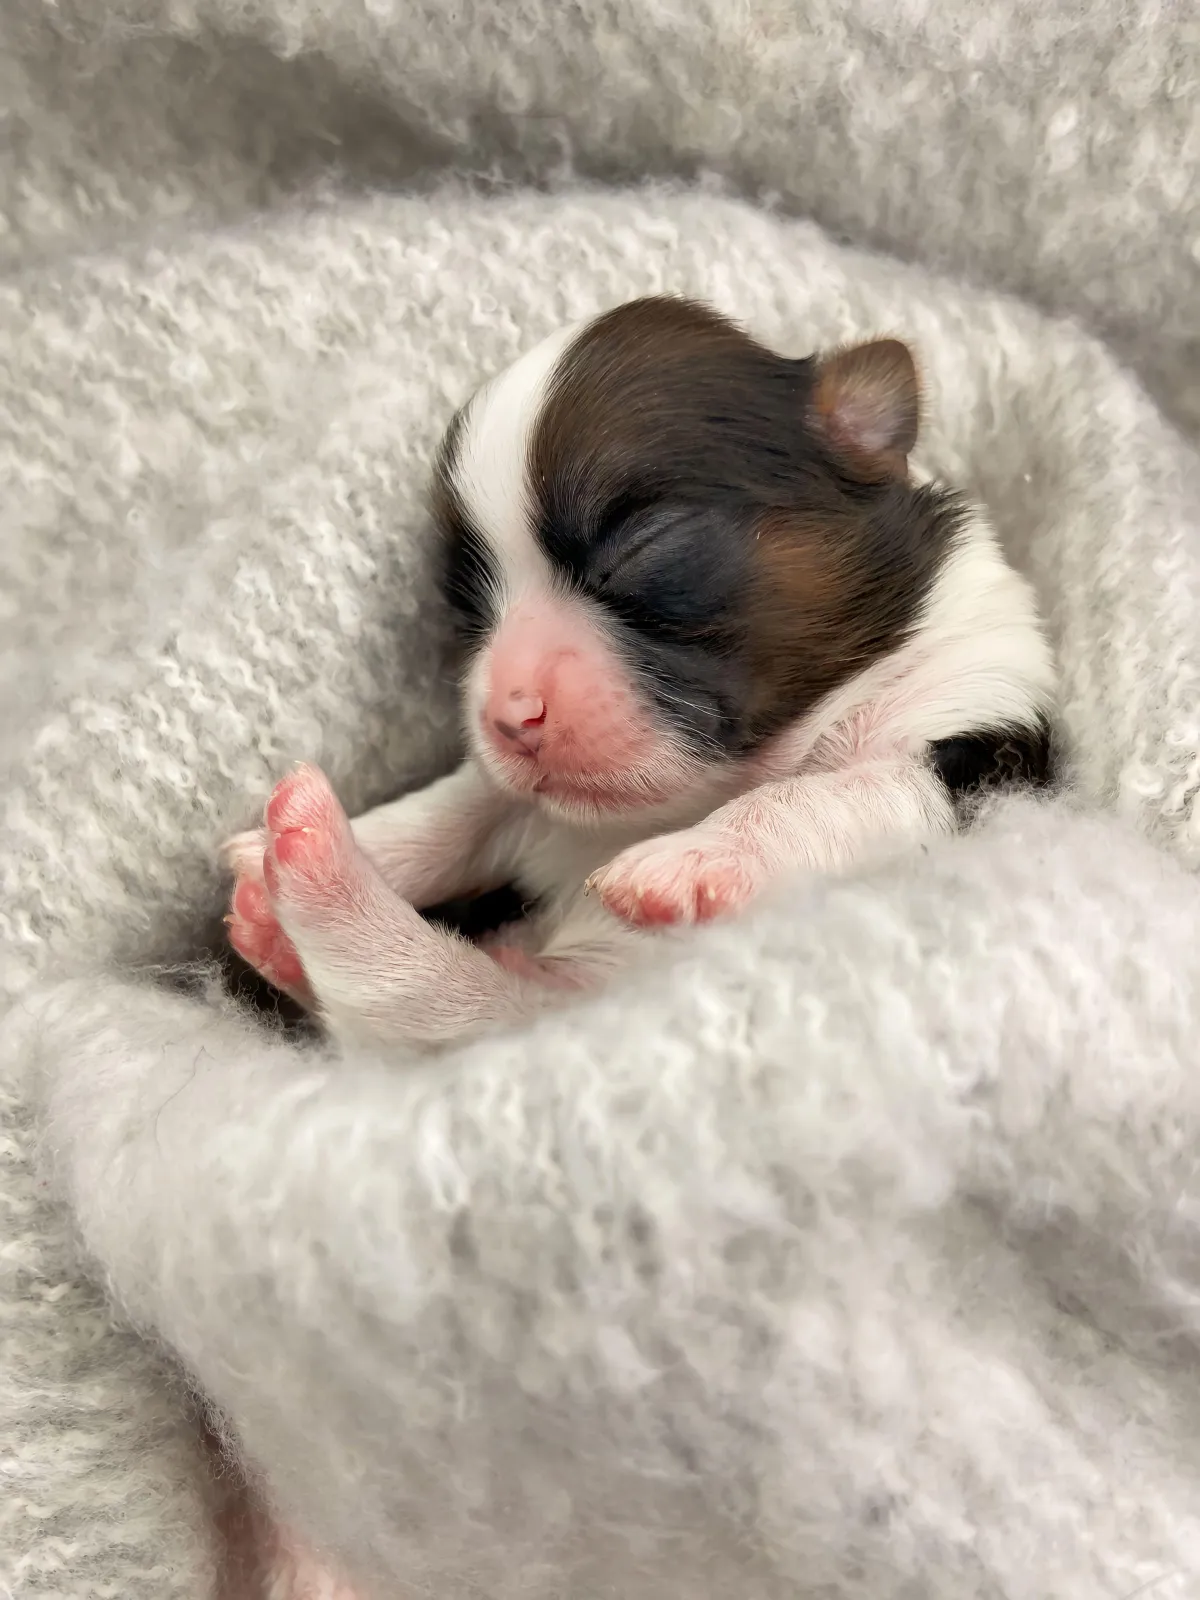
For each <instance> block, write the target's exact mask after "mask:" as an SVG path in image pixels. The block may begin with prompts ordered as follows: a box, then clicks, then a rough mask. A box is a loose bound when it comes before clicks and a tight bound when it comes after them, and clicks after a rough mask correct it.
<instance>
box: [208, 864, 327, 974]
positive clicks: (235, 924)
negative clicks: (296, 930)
mask: <svg viewBox="0 0 1200 1600" xmlns="http://www.w3.org/2000/svg"><path fill="white" fill-rule="evenodd" d="M225 922H226V925H227V927H228V928H229V942H230V944H231V945H232V946H233V948H234V949H235V950H236V951H237V953H238V955H240V956H241V957H242V959H243V960H244V961H247V962H249V964H250V965H251V966H252V967H253V968H254V970H255V971H256V972H260V973H261V974H262V975H263V977H264V978H266V980H267V982H268V983H273V984H274V985H275V987H276V988H277V989H282V990H284V992H285V993H287V994H290V995H292V996H293V997H294V998H295V999H297V1000H304V999H305V998H306V997H307V995H308V992H309V991H308V980H307V979H306V978H305V975H304V967H303V964H302V963H301V960H300V957H299V955H298V954H297V953H296V949H295V946H294V945H293V944H292V942H291V940H290V939H289V938H288V936H287V934H286V933H284V931H283V929H282V928H281V927H280V926H279V923H278V920H277V919H276V916H275V913H274V912H273V911H272V909H271V901H270V897H269V895H268V894H267V891H266V889H264V888H263V886H262V884H261V883H259V882H257V881H256V880H255V879H253V878H240V879H239V880H238V882H237V884H236V885H235V886H234V891H233V900H232V904H231V907H230V912H229V915H228V916H227V917H226V918H225Z"/></svg>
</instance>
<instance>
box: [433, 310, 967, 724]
mask: <svg viewBox="0 0 1200 1600" xmlns="http://www.w3.org/2000/svg"><path fill="white" fill-rule="evenodd" d="M918 409H919V408H918V401H917V382H916V371H915V368H914V366H913V362H912V358H911V356H910V355H909V353H908V351H907V349H906V348H905V346H904V345H902V344H900V343H899V342H898V341H895V340H879V341H876V342H875V343H873V344H867V345H861V346H858V347H855V348H854V349H851V350H844V351H840V352H836V353H834V354H833V355H831V356H828V357H826V358H824V359H821V360H818V359H815V358H804V359H799V360H790V359H787V358H785V357H783V356H779V355H777V354H775V353H774V352H773V351H771V350H768V349H767V348H765V347H764V346H763V345H761V344H759V343H758V342H757V341H756V340H754V339H752V338H751V337H750V336H749V335H748V334H747V333H745V332H744V331H743V330H742V329H740V328H738V327H736V326H734V325H733V324H732V323H730V322H728V321H726V320H725V319H724V318H723V317H721V316H719V315H718V314H717V313H716V312H714V311H712V310H711V309H709V308H708V307H706V306H702V305H697V304H695V303H693V302H690V301H685V300H677V299H647V300H639V301H635V302H633V303H632V304H629V305H624V306H620V307H618V308H617V309H616V310H614V311H610V312H607V313H606V314H605V315H603V316H600V317H598V318H596V319H595V321H594V322H592V323H590V324H589V325H588V326H587V327H586V328H585V329H584V330H583V331H582V333H581V334H580V335H579V336H578V337H577V338H576V339H575V340H574V341H573V342H572V343H571V344H570V345H569V347H568V348H567V349H566V351H565V352H564V353H563V355H562V356H561V357H560V359H559V363H558V367H557V370H556V372H555V373H554V376H553V378H552V380H551V382H550V385H549V388H548V390H547V394H546V398H545V400H544V402H543V405H542V409H541V414H540V416H539V418H538V420H537V422H536V423H535V425H534V427H533V430H532V434H531V438H530V442H529V453H528V459H527V463H526V466H527V474H528V478H527V481H528V486H529V498H530V510H531V515H532V522H533V526H532V528H531V532H532V534H533V537H534V538H535V540H536V541H537V543H538V544H539V545H540V547H541V549H542V552H543V554H544V555H545V557H546V558H547V561H548V563H549V565H550V568H551V570H552V571H553V572H554V573H555V574H556V576H557V578H558V581H559V582H561V583H562V584H563V585H564V587H566V588H568V589H571V590H574V591H576V592H578V593H581V594H583V595H585V596H586V597H587V598H588V599H589V600H590V601H591V602H592V603H593V604H594V605H595V606H596V607H598V608H599V609H600V610H601V611H603V613H604V614H605V615H607V617H608V618H609V619H610V621H611V623H612V625H613V636H614V639H615V640H616V642H617V644H618V646H619V647H620V648H621V649H622V651H623V653H624V655H625V657H626V659H627V661H628V662H629V665H630V669H631V671H632V673H633V675H634V676H635V678H636V679H637V680H638V681H639V683H640V684H641V685H642V686H643V688H644V690H645V691H646V694H647V696H648V698H649V699H651V700H652V701H654V702H655V703H656V705H657V708H658V711H659V713H660V715H661V716H663V717H665V718H666V719H668V720H669V721H670V722H672V723H673V724H674V725H675V726H676V727H677V729H678V730H679V732H680V734H681V735H682V736H683V737H684V738H685V739H686V740H688V741H689V742H691V743H693V744H694V745H696V746H697V747H698V748H701V749H704V750H707V751H711V752H714V753H717V752H725V753H730V754H732V753H737V752H740V751H744V750H748V749H751V748H753V747H754V746H755V745H756V744H757V743H760V742H761V741H762V740H763V739H765V738H767V737H769V736H770V735H771V734H772V733H774V732H776V731H779V730H780V729H781V728H783V727H784V726H786V725H787V723H789V722H790V721H793V720H794V719H795V718H796V717H798V716H801V715H803V714H804V713H805V712H806V711H808V710H809V709H811V708H812V707H813V706H814V705H815V704H816V703H817V701H819V700H820V699H821V698H822V697H823V696H824V695H826V694H828V693H829V692H830V691H831V690H833V689H834V688H836V687H837V686H838V684H840V683H842V682H844V681H846V679H848V678H849V677H851V676H852V675H853V674H854V673H856V672H859V671H861V670H862V669H863V668H864V667H866V666H868V665H869V664H870V663H871V661H873V660H875V659H877V658H878V657H879V656H880V655H882V654H885V653H887V652H888V651H890V650H892V649H894V648H896V646H897V645H898V644H900V643H901V642H902V641H903V639H904V638H905V637H906V634H907V632H908V631H909V630H910V629H911V627H912V626H913V624H914V622H915V621H916V619H917V618H918V617H919V615H920V611H921V608H922V606H923V604H924V601H925V598H926V595H927V594H928V591H929V587H930V584H931V583H932V581H933V577H934V575H935V573H936V570H937V567H938V564H939V563H940V561H941V560H942V558H943V556H944V554H945V550H946V545H947V541H948V539H949V537H950V536H951V533H952V531H953V529H954V527H956V526H957V518H958V516H959V512H958V509H957V505H956V503H954V502H953V501H952V497H949V496H947V495H945V494H940V493H937V492H934V491H927V490H918V489H915V488H913V487H912V486H911V485H910V484H909V483H908V481H907V474H906V472H905V461H906V457H907V453H908V451H909V450H910V449H911V447H912V444H913V442H914V440H915V437H916V429H917V423H918ZM442 514H443V522H444V524H445V525H446V526H447V527H448V528H450V530H451V533H452V536H453V540H454V542H455V544H456V548H457V549H458V550H459V551H460V557H459V561H458V568H459V569H461V570H460V573H459V576H460V580H461V581H460V582H459V588H460V589H462V590H464V591H472V590H473V591H475V592H478V591H479V590H480V589H481V587H482V586H483V581H482V580H483V578H484V576H485V575H486V571H485V569H486V555H487V550H486V546H487V530H486V529H483V530H479V531H478V534H476V532H475V531H474V530H471V529H465V530H464V528H463V526H462V519H461V515H460V514H459V513H458V512H457V511H456V508H455V507H454V506H453V505H452V504H449V503H447V504H445V505H444V506H443V508H442ZM463 574H465V578H463ZM451 587H452V588H453V579H452V583H451Z"/></svg>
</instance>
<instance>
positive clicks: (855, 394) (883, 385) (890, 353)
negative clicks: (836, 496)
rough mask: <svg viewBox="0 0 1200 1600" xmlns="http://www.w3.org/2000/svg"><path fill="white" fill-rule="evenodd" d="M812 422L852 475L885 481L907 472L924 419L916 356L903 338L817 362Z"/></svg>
mask: <svg viewBox="0 0 1200 1600" xmlns="http://www.w3.org/2000/svg"><path fill="white" fill-rule="evenodd" d="M812 408H813V422H814V425H815V427H816V429H817V432H818V433H819V434H820V435H821V437H822V438H823V439H824V441H825V444H826V446H827V447H828V449H829V452H830V454H831V455H832V456H833V458H834V459H835V460H836V461H837V462H838V464H839V465H840V466H841V467H842V468H843V469H844V470H845V471H846V472H848V473H849V474H850V475H851V477H854V478H858V479H859V480H860V481H861V482H863V483H884V482H886V480H887V479H888V478H900V477H903V476H904V475H905V473H906V472H907V470H908V454H909V451H910V450H911V449H912V447H913V445H915V444H916V442H917V429H918V428H919V426H920V421H921V398H920V386H919V383H918V379H917V368H916V363H915V362H914V361H913V358H912V352H911V351H910V350H909V348H908V346H907V345H906V344H901V342H900V340H899V339H874V340H872V341H871V343H870V344H856V345H850V346H849V347H848V348H846V349H845V350H835V351H834V352H833V353H832V354H831V355H827V356H822V357H820V358H819V359H818V361H817V374H816V382H815V384H814V387H813V398H812Z"/></svg>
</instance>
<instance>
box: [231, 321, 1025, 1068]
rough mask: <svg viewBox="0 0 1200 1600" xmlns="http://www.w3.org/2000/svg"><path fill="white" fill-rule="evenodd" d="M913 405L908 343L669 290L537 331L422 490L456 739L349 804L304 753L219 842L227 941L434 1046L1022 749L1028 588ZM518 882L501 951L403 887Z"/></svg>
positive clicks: (598, 972)
mask: <svg viewBox="0 0 1200 1600" xmlns="http://www.w3.org/2000/svg"><path fill="white" fill-rule="evenodd" d="M916 432H917V391H916V378H915V373H914V371H913V367H912V362H911V358H910V357H909V355H908V352H907V351H906V350H905V348H904V346H902V345H900V344H898V343H896V342H895V341H880V342H877V343H875V344H869V345H865V346H860V347H858V348H856V349H852V350H849V351H845V352H840V353H836V354H834V355H833V356H830V357H827V358H824V359H816V358H813V359H806V360H802V361H793V360H788V359H785V358H783V357H780V356H777V355H774V354H773V353H772V352H770V351H768V350H766V349H764V348H763V347H762V346H760V345H758V344H756V343H755V342H754V341H753V340H752V339H750V338H749V337H748V336H747V335H746V334H744V333H742V332H741V331H740V330H738V329H736V328H734V327H733V326H732V325H730V324H728V323H726V322H725V321H723V320H722V319H721V318H719V317H717V316H716V315H715V314H713V313H712V312H710V311H708V310H706V309H705V308H703V307H700V306H696V305H693V304H690V303H688V302H684V301H674V300H650V301H639V302H634V303H633V304H632V305H628V306H624V307H621V308H619V309H618V310H617V311H615V312H611V313H608V314H607V315H605V316H603V317H600V318H598V319H596V320H595V321H594V322H592V323H590V324H587V325H585V326H584V327H582V328H576V329H569V330H564V331H563V332H561V333H559V334H556V335H554V336H553V337H552V338H551V339H549V340H547V341H545V342H544V343H543V344H542V345H540V346H538V347H537V348H535V349H534V350H532V351H530V352H529V353H528V354H527V355H526V356H524V357H522V359H521V360H520V361H518V362H517V363H516V364H515V365H514V366H513V367H512V368H510V369H509V370H508V371H507V372H506V373H504V374H501V375H500V376H499V377H498V378H496V379H495V380H493V382H492V383H491V384H489V385H488V386H487V387H486V388H485V389H484V390H483V391H481V393H480V394H479V395H477V396H476V397H475V399H474V400H473V401H471V402H470V403H469V404H468V405H467V406H466V407H465V408H464V410H463V411H462V412H461V413H460V414H459V416H458V417H456V418H455V420H454V422H453V423H452V425H451V428H450V430H449V432H448V434H447V438H446V441H445V444H444V446H443V450H442V453H441V457H440V461H439V465H438V470H437V474H436V481H435V497H434V499H435V513H436V516H437V520H438V523H439V526H440V528H441V531H442V534H443V537H444V541H445V551H446V567H445V587H446V592H447V595H448V598H449V599H450V601H451V603H452V604H453V605H454V606H455V608H456V610H457V612H458V615H459V617H460V620H461V622H462V626H463V631H464V638H465V641H466V644H467V667H466V672H465V676H464V689H463V705H464V716H465V732H466V738H467V744H468V749H469V752H470V754H469V756H468V758H467V760H466V761H465V762H464V764H463V765H462V767H460V769H459V770H458V771H457V772H455V773H454V774H452V775H451V776H450V777H448V778H446V779H444V780H442V781H441V782H440V783H438V784H434V785H432V786H431V787H430V788H429V789H427V790H424V791H422V792H420V793H419V794H416V795H412V796H408V797H406V798H404V799H402V800H400V801H398V802H396V803H395V804H394V805H391V806H385V807H382V808H380V809H379V810H378V811H376V812H372V813H370V814H369V815H368V816H366V817H363V818H360V819H359V820H358V821H357V822H356V823H355V824H354V825H353V830H351V827H350V825H349V824H348V823H347V822H346V820H345V818H344V815H343V814H342V813H341V810H340V808H339V807H338V805H337V802H336V801H335V800H334V798H333V796H332V793H331V792H330V791H329V788H328V785H327V784H326V783H325V782H324V780H323V779H322V778H321V776H320V774H318V773H316V772H314V771H313V770H312V769H302V770H301V771H299V772H298V773H296V774H293V775H292V776H291V777H290V778H289V779H287V780H285V782H284V783H283V784H281V785H280V787H279V789H277V791H276V793H275V796H274V797H273V799H272V801H271V804H270V805H269V806H268V810H267V818H266V820H267V829H266V832H265V834H263V833H258V834H253V835H244V836H242V837H241V838H240V839H238V840H236V841H233V842H232V844H231V847H230V856H231V858H232V859H233V861H234V864H235V865H236V867H237V869H238V871H239V874H240V881H239V885H238V888H237V890H236V891H235V896H234V909H233V916H232V918H231V924H232V927H231V938H232V940H233V942H234V944H235V945H236V946H237V948H238V949H240V950H241V951H242V953H243V954H244V955H246V956H247V957H248V959H250V960H251V961H252V962H253V964H254V965H255V966H257V967H258V968H259V969H260V970H261V971H263V972H264V974H265V975H266V976H268V977H269V978H271V979H272V980H273V981H275V982H277V983H279V984H280V985H281V986H282V987H284V988H287V989H289V990H290V991H291V992H292V993H294V994H296V995H297V996H298V997H300V998H302V999H303V1000H305V1002H306V1003H308V1004H310V1005H313V1006H315V1007H316V1008H317V1009H319V1010H320V1011H321V1013H322V1014H323V1016H324V1018H325V1019H326V1021H327V1023H328V1024H329V1025H330V1026H331V1027H332V1028H334V1029H335V1030H336V1031H341V1032H344V1033H347V1032H348V1033H358V1034H362V1033H366V1034H368V1035H370V1036H372V1037H384V1038H394V1039H405V1040H417V1041H424V1042H435V1041H438V1040H443V1039H447V1038H452V1037H458V1036H461V1035H462V1034H464V1033H466V1032H470V1031H473V1030H477V1029H479V1028H483V1027H487V1026H491V1025H495V1024H497V1023H499V1022H503V1021H506V1020H511V1019H513V1018H515V1017H518V1016H520V1015H523V1014H525V1013H527V1012H528V1011H529V1010H530V1009H531V1008H532V1007H534V1006H536V1005H539V1004H542V1003H545V1001H546V999H547V997H548V996H549V995H551V994H552V993H553V992H554V991H555V990H556V989H562V988H564V987H565V988H572V987H579V986H582V985H587V984H592V983H595V982H597V981H598V980H599V979H601V978H602V977H603V975H604V974H605V973H606V972H608V971H610V970H611V969H612V968H613V967H614V966H615V965H619V964H620V963H621V962H622V961H624V960H626V959H628V955H629V950H630V947H631V946H632V944H633V943H634V942H635V941H636V940H637V939H638V938H644V937H646V933H645V930H646V929H648V928H663V927H678V926H681V925H687V924H690V923H694V922H697V921H703V920H706V919H707V918H709V917H711V916H714V915H720V914H723V913H729V912H733V911H735V910H737V909H738V908H739V907H741V906H744V905H745V904H746V903H748V902H749V901H750V900H752V899H753V897H754V896H755V895H756V894H757V893H758V892H760V891H761V889H762V888H763V887H764V886H765V885H766V884H767V883H768V882H769V881H771V880H772V879H774V878H777V877H779V876H781V875H783V874H786V873H789V872H812V871H831V870H838V869H840V868H843V867H845V866H847V865H849V864H851V863H853V862H856V861H861V860H863V859H864V858H866V857H868V856H870V855H873V854H878V853H880V852H885V851H888V850H895V849H897V848H903V847H905V846H906V845H908V844H909V843H911V842H912V841H913V840H916V839H920V838H927V837H930V836H934V835H938V834H943V833H946V832H949V831H951V830H952V829H953V827H954V825H955V802H956V797H957V794H958V793H959V792H961V791H963V790H967V789H970V788H971V787H973V786H974V785H976V784H978V783H979V782H981V781H986V780H987V779H988V777H989V775H990V773H991V770H992V769H994V770H995V773H996V774H997V775H998V776H1009V777H1011V776H1021V775H1022V771H1021V766H1022V763H1024V764H1025V766H1026V767H1027V768H1029V771H1028V772H1027V773H1026V774H1025V775H1029V776H1036V775H1037V769H1038V768H1039V766H1040V765H1041V763H1042V760H1043V758H1044V754H1045V742H1046V718H1047V713H1048V710H1049V705H1050V699H1051V693H1052V678H1053V674H1052V666H1051V660H1050V654H1049V651H1048V648H1047V646H1046V643H1045V640H1044V637H1043V635H1042V632H1041V629H1040V627H1039V624H1038V621H1037V617H1036V613H1035V608H1034V604H1033V600H1032V596H1031V594H1030V591H1029V589H1028V587H1027V585H1026V584H1025V583H1024V581H1023V580H1022V579H1021V578H1019V577H1018V576H1017V575H1016V574H1015V573H1014V572H1013V571H1012V569H1011V568H1010V567H1009V566H1008V565H1007V563H1006V562H1005V561H1004V559H1003V557H1002V555H1001V553H1000V551H999V548H998V545H997V542H996V539H995V536H994V534H993V532H992V530H991V529H990V527H989V525H988V523H987V521H986V519H985V518H984V516H983V515H982V513H981V512H980V511H979V510H978V509H977V508H974V507H972V506H970V505H968V504H967V503H966V502H965V501H964V500H963V499H962V498H961V497H960V496H958V495H956V494H954V493H953V492H952V491H950V490H948V489H945V488H942V487H940V486H938V485H936V484H933V483H931V482H928V481H924V480H920V479H919V478H918V477H917V476H916V475H915V474H914V473H913V471H912V468H911V466H910V463H909V455H910V452H911V449H912V446H913V444H914V443H915V439H916ZM1014 761H1015V768H1016V770H1015V771H1014V770H1013V768H1014ZM506 882H513V883H515V884H516V885H517V886H518V888H519V889H520V891H521V892H522V894H523V895H524V896H525V897H526V898H527V900H529V901H530V902H531V915H530V917H529V919H528V920H527V922H526V923H525V924H524V925H522V926H521V927H520V928H519V929H516V930H507V931H505V932H504V933H502V934H501V935H499V936H498V937H496V938H494V939H492V940H490V941H488V942H487V946H486V948H484V949H477V948H474V947H471V946H469V945H467V944H465V943H464V942H463V941H461V940H455V939H453V938H452V937H450V936H448V935H446V934H445V933H443V932H441V931H439V930H438V929H436V928H433V927H430V926H429V925H428V924H427V923H425V922H423V921H422V920H421V918H420V917H418V916H417V914H416V910H415V909H414V908H425V907H429V906H432V905H435V904H437V903H438V902H440V901H442V900H445V899H448V898H450V897H452V896H461V895H464V894H466V893H469V892H481V891H484V890H487V889H489V888H492V887H495V886H498V885H500V884H503V883H506Z"/></svg>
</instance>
